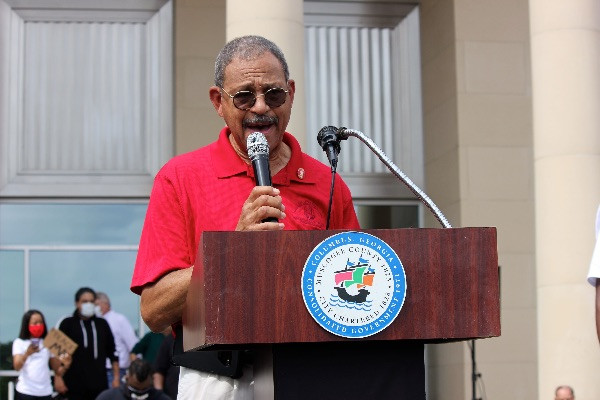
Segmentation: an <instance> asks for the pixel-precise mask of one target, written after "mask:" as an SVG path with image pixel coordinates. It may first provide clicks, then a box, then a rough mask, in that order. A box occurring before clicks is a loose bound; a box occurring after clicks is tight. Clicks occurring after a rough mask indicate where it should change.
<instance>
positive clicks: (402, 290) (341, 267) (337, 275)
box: [302, 232, 406, 338]
mask: <svg viewBox="0 0 600 400" xmlns="http://www.w3.org/2000/svg"><path fill="white" fill-rule="evenodd" d="M302 296H303V298H304V303H305V304H306V308H307V309H308V312H309V313H310V315H311V316H312V317H313V318H314V319H315V321H316V322H317V323H318V324H319V325H321V327H323V328H324V329H325V330H327V331H329V332H331V333H333V334H334V335H338V336H342V337H346V338H363V337H367V336H371V335H374V334H376V333H379V332H381V331H382V330H384V329H385V328H387V327H388V326H389V325H390V324H391V323H392V322H393V321H394V319H395V318H396V317H397V316H398V313H399V312H400V309H401V308H402V305H403V304H404V299H405V297H406V274H405V273H404V267H403V266H402V263H401V262H400V258H399V257H398V255H397V254H396V252H395V251H394V250H393V249H392V248H391V247H390V246H389V245H388V244H387V243H385V242H384V241H383V240H381V239H379V238H377V237H376V236H373V235H370V234H368V233H364V232H342V233H338V234H335V235H333V236H330V237H328V238H327V239H325V240H323V241H322V242H321V243H319V244H318V245H317V246H316V247H315V248H314V250H313V251H312V253H311V254H310V256H309V257H308V259H307V260H306V263H305V264H304V269H303V271H302Z"/></svg>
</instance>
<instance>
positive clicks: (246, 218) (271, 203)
mask: <svg viewBox="0 0 600 400" xmlns="http://www.w3.org/2000/svg"><path fill="white" fill-rule="evenodd" d="M284 210H285V206H284V205H283V203H282V201H281V196H280V195H279V189H275V188H274V187H271V186H255V187H254V188H253V189H252V191H251V192H250V195H249V196H248V199H246V201H245V202H244V205H243V206H242V213H241V214H240V219H239V220H238V223H237V226H236V227H235V230H236V231H276V230H283V227H284V225H283V224H282V223H281V222H262V221H263V220H264V219H266V218H269V217H273V218H277V219H278V220H282V219H284V218H285V213H284V212H283V211H284Z"/></svg>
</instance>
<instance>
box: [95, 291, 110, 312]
mask: <svg viewBox="0 0 600 400" xmlns="http://www.w3.org/2000/svg"><path fill="white" fill-rule="evenodd" d="M96 300H100V301H101V302H104V303H106V305H107V306H108V308H110V299H109V298H108V296H107V295H106V293H103V292H96Z"/></svg>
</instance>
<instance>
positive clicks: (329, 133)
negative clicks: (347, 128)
mask: <svg viewBox="0 0 600 400" xmlns="http://www.w3.org/2000/svg"><path fill="white" fill-rule="evenodd" d="M337 131H338V129H337V128H336V127H335V126H324V127H323V128H321V130H320V131H319V133H318V134H317V142H318V143H319V146H321V148H322V149H323V150H326V149H327V145H333V146H335V148H336V150H337V151H338V152H339V151H340V150H339V148H340V144H339V140H338V138H337Z"/></svg>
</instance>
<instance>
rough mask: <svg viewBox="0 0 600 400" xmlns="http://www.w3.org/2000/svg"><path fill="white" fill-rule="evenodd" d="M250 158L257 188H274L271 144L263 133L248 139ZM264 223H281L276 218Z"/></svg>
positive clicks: (264, 220) (266, 220)
mask: <svg viewBox="0 0 600 400" xmlns="http://www.w3.org/2000/svg"><path fill="white" fill-rule="evenodd" d="M246 147H247V149H248V157H250V161H252V168H253V169H254V180H255V181H256V186H273V185H272V183H271V168H270V167H269V143H268V142H267V138H266V137H265V135H263V134H262V133H261V132H254V133H252V134H250V136H248V139H246ZM262 222H279V221H278V220H277V218H275V217H269V218H265V219H263V221H262Z"/></svg>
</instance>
